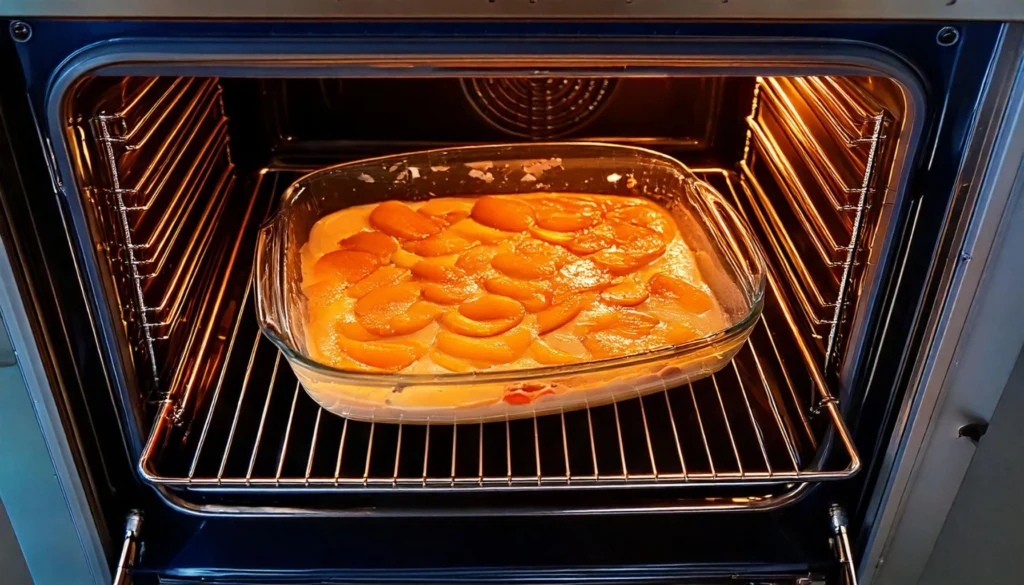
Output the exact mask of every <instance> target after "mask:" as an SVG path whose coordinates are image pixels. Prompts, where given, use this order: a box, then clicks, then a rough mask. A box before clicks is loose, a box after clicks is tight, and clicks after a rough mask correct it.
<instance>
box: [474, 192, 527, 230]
mask: <svg viewBox="0 0 1024 585" xmlns="http://www.w3.org/2000/svg"><path fill="white" fill-rule="evenodd" d="M470 217H472V218H473V219H475V220H476V221H478V222H480V223H481V224H483V225H486V226H490V227H492V228H496V229H499V230H502V231H506V232H522V231H526V230H527V229H529V228H530V226H531V225H533V208H532V207H530V206H529V205H528V204H527V203H524V202H522V201H518V200H516V199H513V198H511V197H496V196H493V195H485V196H483V197H481V198H479V199H477V200H476V203H475V204H474V205H473V211H472V213H471V214H470Z"/></svg>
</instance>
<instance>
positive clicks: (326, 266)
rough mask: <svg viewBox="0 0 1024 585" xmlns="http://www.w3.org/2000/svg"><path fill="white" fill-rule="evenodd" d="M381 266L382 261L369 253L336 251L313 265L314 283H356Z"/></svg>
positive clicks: (325, 255) (322, 257)
mask: <svg viewBox="0 0 1024 585" xmlns="http://www.w3.org/2000/svg"><path fill="white" fill-rule="evenodd" d="M378 266H380V259H378V258H377V256H375V255H374V254H371V253H369V252H360V251H358V250H335V251H334V252H330V253H328V254H324V255H323V256H321V257H320V259H319V260H317V261H316V264H314V265H313V278H312V280H313V281H322V280H335V281H342V282H345V283H346V284H351V283H353V282H356V281H358V280H360V279H362V278H363V277H365V276H366V275H368V274H370V273H371V272H373V271H374V270H376V269H377V267H378Z"/></svg>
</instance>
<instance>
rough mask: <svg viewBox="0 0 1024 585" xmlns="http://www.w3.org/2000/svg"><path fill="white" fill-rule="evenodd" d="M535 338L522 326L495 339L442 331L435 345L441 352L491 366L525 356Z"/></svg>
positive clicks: (531, 332) (496, 336)
mask: <svg viewBox="0 0 1024 585" xmlns="http://www.w3.org/2000/svg"><path fill="white" fill-rule="evenodd" d="M533 338H534V333H533V331H531V330H530V329H528V328H527V327H525V326H524V325H520V326H518V327H514V328H512V329H511V330H509V331H506V332H505V333H502V334H501V335H495V336H494V337H470V336H468V335H459V334H458V333H452V332H451V331H440V332H439V333H438V334H437V339H436V342H435V343H436V344H437V348H438V349H439V350H441V351H443V352H444V353H447V354H449V355H452V356H455V357H459V358H464V359H469V360H474V361H479V362H485V363H489V364H505V363H508V362H511V361H513V360H515V359H518V358H519V357H520V356H521V355H523V354H524V353H525V352H526V350H527V348H528V347H529V346H530V342H531V341H533Z"/></svg>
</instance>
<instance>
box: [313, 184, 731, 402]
mask: <svg viewBox="0 0 1024 585" xmlns="http://www.w3.org/2000/svg"><path fill="white" fill-rule="evenodd" d="M346 213H351V216H350V217H351V218H352V219H351V220H350V221H349V222H348V223H346V222H345V221H342V220H341V219H339V217H343V216H344V215H345V214H346ZM314 231H316V232H317V238H318V240H317V241H318V242H331V241H334V242H337V246H336V249H334V250H327V251H326V253H323V254H322V256H319V257H314V258H312V259H311V260H312V262H307V264H306V265H305V268H306V270H307V272H304V280H303V283H302V289H303V292H304V293H305V295H306V297H307V300H308V304H307V308H308V315H309V319H310V323H309V327H308V331H309V334H310V336H311V339H312V341H313V343H312V344H313V345H314V346H315V347H316V348H317V350H318V351H319V352H320V354H321V355H322V359H323V361H325V362H327V363H331V364H332V365H335V366H336V367H342V368H350V369H354V370H360V371H377V372H400V371H416V372H473V371H477V370H481V369H487V368H494V367H531V366H550V365H560V364H571V363H575V362H579V361H585V360H589V359H599V358H607V357H616V356H623V355H629V354H633V353H638V352H643V351H647V350H650V349H653V348H657V347H664V346H667V345H674V344H679V343H685V342H687V341H691V340H693V339H697V338H699V337H701V336H702V335H704V334H706V333H707V332H710V331H714V330H719V329H721V328H722V325H721V324H722V320H723V315H722V314H721V311H712V309H714V308H715V307H716V304H715V302H714V299H713V297H712V296H711V295H710V294H709V293H708V292H706V290H705V288H703V285H702V284H693V283H701V280H700V275H699V274H698V273H697V272H696V269H695V268H694V266H695V265H699V264H698V263H696V262H695V261H694V254H693V253H692V252H691V251H690V250H689V249H688V248H686V245H685V244H684V243H683V241H682V239H681V237H680V234H679V230H678V228H677V227H676V225H675V222H674V220H673V219H672V217H671V216H670V215H669V214H668V212H667V211H665V210H663V209H660V208H658V207H657V206H655V205H653V204H652V203H650V202H648V201H646V200H643V199H637V198H627V197H610V196H597V195H579V194H537V195H524V196H486V197H480V198H476V199H473V198H438V199H433V200H430V201H427V202H423V203H403V202H399V201H387V202H384V203H381V204H379V205H374V206H373V207H372V209H367V208H363V209H362V210H361V211H358V210H357V209H356V208H353V209H349V210H343V211H340V212H337V213H335V214H332V215H330V216H327V217H325V218H323V219H322V220H321V221H320V222H318V223H317V226H315V227H314ZM332 234H337V235H336V236H335V237H334V239H330V236H332ZM317 245H318V246H320V245H321V244H317ZM317 249H319V248H317ZM670 250H671V253H669V251H670ZM549 392H551V390H550V388H548V387H544V388H538V389H533V388H529V389H527V388H526V387H525V386H524V387H523V388H515V389H511V390H510V391H509V392H508V393H506V395H505V398H504V399H505V400H506V401H511V402H512V403H517V404H518V403H523V404H525V403H527V402H529V401H531V400H534V399H535V398H536V396H537V395H543V394H544V393H549Z"/></svg>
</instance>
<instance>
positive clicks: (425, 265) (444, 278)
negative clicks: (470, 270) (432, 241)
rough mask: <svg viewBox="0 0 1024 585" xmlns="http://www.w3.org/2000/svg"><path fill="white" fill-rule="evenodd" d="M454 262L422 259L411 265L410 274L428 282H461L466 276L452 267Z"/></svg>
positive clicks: (451, 260) (446, 259)
mask: <svg viewBox="0 0 1024 585" xmlns="http://www.w3.org/2000/svg"><path fill="white" fill-rule="evenodd" d="M455 261H456V260H455V259H448V258H424V259H423V260H420V261H419V262H417V263H416V264H414V265H413V267H412V273H413V274H414V275H415V276H417V277H418V278H422V279H423V280H429V281H430V282H447V283H454V282H463V281H465V280H466V279H467V277H468V275H467V274H466V273H465V272H464V271H463V270H462V269H461V268H458V267H456V266H455V265H454V262H455Z"/></svg>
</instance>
